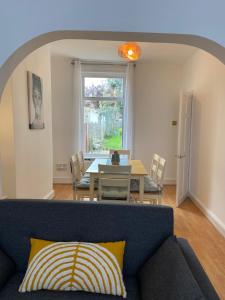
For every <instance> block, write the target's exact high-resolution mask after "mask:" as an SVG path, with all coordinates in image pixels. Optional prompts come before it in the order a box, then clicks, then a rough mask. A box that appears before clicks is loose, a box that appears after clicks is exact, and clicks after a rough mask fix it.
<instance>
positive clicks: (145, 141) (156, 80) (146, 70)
mask: <svg viewBox="0 0 225 300" xmlns="http://www.w3.org/2000/svg"><path fill="white" fill-rule="evenodd" d="M180 77H181V68H180V66H179V65H176V64H172V63H167V62H142V63H138V64H137V66H136V68H135V111H134V122H135V126H134V135H135V138H134V148H135V157H136V158H140V159H141V160H143V161H144V163H145V166H146V167H147V168H149V166H150V163H151V158H152V156H153V154H154V153H158V154H160V155H161V156H163V157H165V158H166V160H167V165H166V172H165V182H167V183H175V180H176V159H175V154H176V152H177V127H176V126H172V120H176V121H177V120H178V109H179V90H180V84H181V80H180Z"/></svg>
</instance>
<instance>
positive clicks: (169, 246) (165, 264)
mask: <svg viewBox="0 0 225 300" xmlns="http://www.w3.org/2000/svg"><path fill="white" fill-rule="evenodd" d="M138 277H139V280H140V291H141V296H142V299H145V300H152V299H154V300H205V297H204V295H203V293H202V290H201V289H200V287H199V285H198V283H197V281H196V280H195V278H194V276H193V274H192V272H191V270H190V268H189V266H188V264H187V262H186V260H185V257H184V255H183V253H182V250H181V249H180V246H179V244H178V243H177V240H176V238H175V237H170V238H168V239H167V240H166V241H165V242H164V243H163V244H162V245H161V246H160V248H159V249H158V250H157V251H156V253H155V254H154V255H153V256H152V257H150V258H149V259H148V261H147V262H146V263H145V264H144V266H143V267H142V268H141V270H140V272H139V276H138Z"/></svg>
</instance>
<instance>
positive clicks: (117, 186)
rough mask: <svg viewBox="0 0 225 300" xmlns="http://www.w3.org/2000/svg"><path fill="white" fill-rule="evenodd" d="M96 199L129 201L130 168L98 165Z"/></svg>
mask: <svg viewBox="0 0 225 300" xmlns="http://www.w3.org/2000/svg"><path fill="white" fill-rule="evenodd" d="M98 171H99V182H98V184H99V185H98V199H99V201H101V200H113V201H114V200H116V201H118V200H122V201H128V202H129V201H130V174H131V166H114V165H113V166H112V165H101V164H100V165H98Z"/></svg>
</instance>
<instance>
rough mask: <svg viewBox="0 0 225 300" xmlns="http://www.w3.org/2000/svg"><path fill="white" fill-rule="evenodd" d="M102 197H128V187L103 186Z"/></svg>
mask: <svg viewBox="0 0 225 300" xmlns="http://www.w3.org/2000/svg"><path fill="white" fill-rule="evenodd" d="M102 198H107V199H110V198H111V199H126V198H127V189H126V188H124V187H104V188H102Z"/></svg>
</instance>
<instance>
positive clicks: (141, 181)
mask: <svg viewBox="0 0 225 300" xmlns="http://www.w3.org/2000/svg"><path fill="white" fill-rule="evenodd" d="M139 200H140V201H141V202H143V200H144V176H140V177H139Z"/></svg>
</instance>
